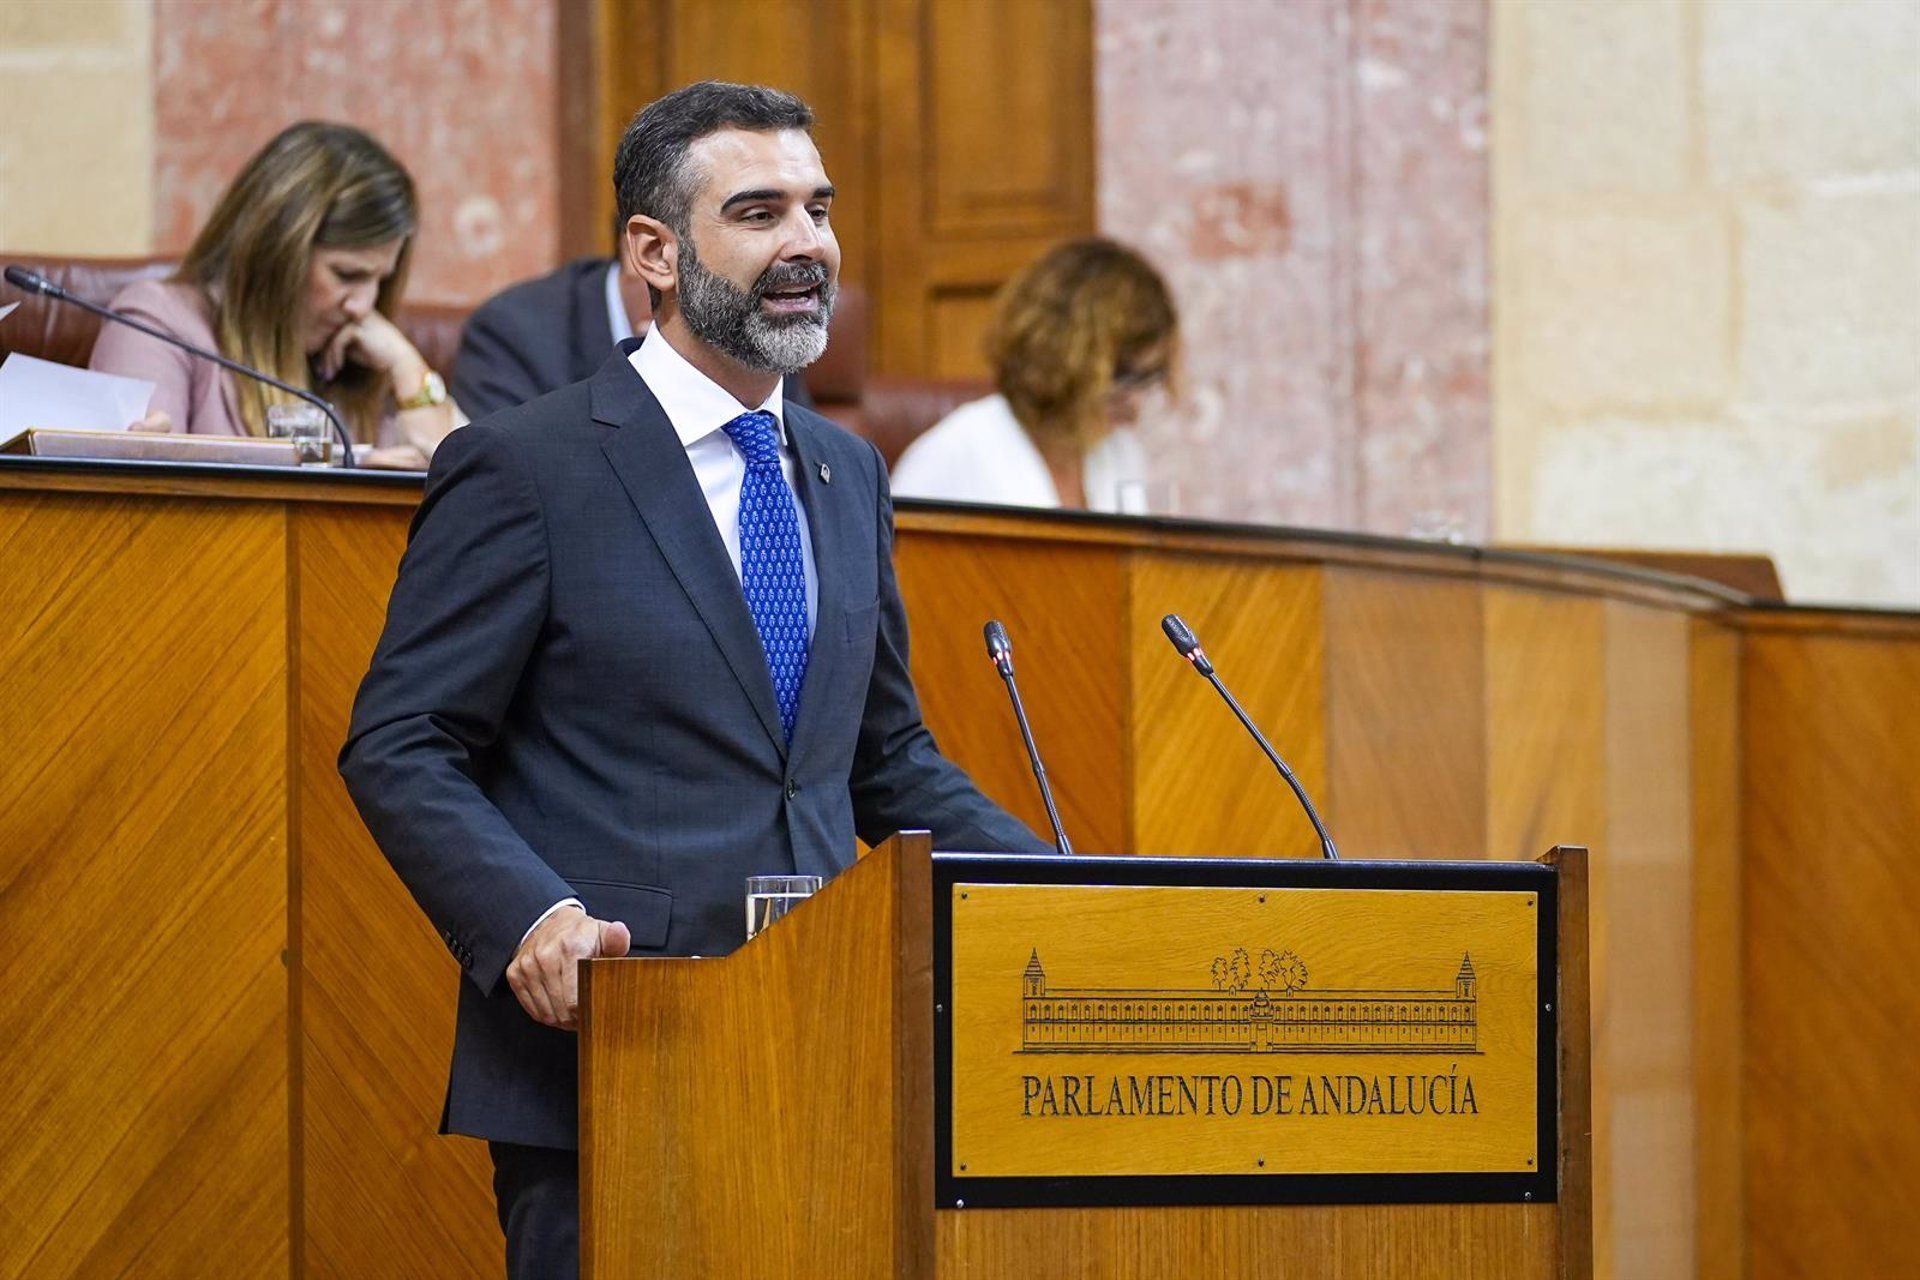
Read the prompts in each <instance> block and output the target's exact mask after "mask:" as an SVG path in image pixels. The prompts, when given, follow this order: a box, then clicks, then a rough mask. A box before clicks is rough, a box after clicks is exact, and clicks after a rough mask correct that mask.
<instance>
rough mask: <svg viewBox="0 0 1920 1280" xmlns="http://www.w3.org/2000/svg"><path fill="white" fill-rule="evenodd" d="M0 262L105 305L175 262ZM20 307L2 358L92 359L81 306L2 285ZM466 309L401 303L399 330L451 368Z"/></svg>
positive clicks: (5, 258) (1, 293) (1, 301)
mask: <svg viewBox="0 0 1920 1280" xmlns="http://www.w3.org/2000/svg"><path fill="white" fill-rule="evenodd" d="M0 262H4V263H6V264H7V265H9V266H13V265H19V266H22V267H25V268H26V269H27V270H29V271H31V272H34V273H35V274H36V275H42V276H45V277H46V278H47V279H49V280H51V281H53V283H55V284H57V285H59V286H60V287H61V288H62V289H65V290H66V291H67V292H69V293H71V294H74V295H75V296H77V297H81V298H85V299H86V300H87V301H88V302H92V303H95V304H97V305H99V306H103V307H104V306H106V305H107V304H108V303H110V302H112V301H113V299H114V297H115V296H116V295H117V294H118V293H119V292H120V291H121V290H122V289H124V288H126V287H127V286H128V285H130V284H133V283H135V282H137V281H140V280H154V279H164V278H166V277H167V276H170V275H172V274H173V270H174V268H175V267H176V266H178V265H179V260H178V259H176V258H172V257H155V258H56V257H45V256H41V257H29V256H21V255H17V254H5V255H0ZM10 302H18V303H19V304H20V309H19V310H18V311H15V312H14V313H13V314H12V315H10V316H8V317H7V318H6V319H5V320H0V359H5V358H6V357H7V356H8V355H9V354H11V353H13V352H15V351H18V352H20V353H21V354H22V355H29V356H38V357H39V358H40V359H42V360H53V361H57V362H58V363H60V364H72V365H81V366H84V365H85V364H86V363H87V359H88V357H90V356H91V355H92V354H93V343H94V339H95V338H97V337H98V336H99V334H100V326H101V325H103V324H105V323H107V322H106V321H104V320H102V319H100V318H99V317H98V316H94V315H90V314H88V313H87V312H85V311H82V310H81V309H80V308H79V307H73V306H68V305H67V304H66V303H64V302H58V301H55V300H54V299H52V298H49V297H46V296H44V295H43V294H37V293H34V294H26V293H22V292H21V291H20V290H18V289H16V288H14V287H13V286H12V285H10V284H7V283H6V282H5V281H0V307H4V306H6V305H7V304H8V303H10ZM468 310H469V308H466V307H450V306H443V305H439V304H435V303H403V304H402V305H401V307H400V319H399V325H400V328H401V329H402V330H404V331H405V333H406V335H407V337H408V338H409V339H411V340H412V342H413V345H414V346H415V347H417V348H418V349H419V351H420V354H421V356H422V357H423V358H424V359H425V360H426V362H427V363H428V364H429V365H431V366H433V367H434V368H435V369H440V370H443V371H444V370H447V369H451V368H452V367H453V353H454V352H455V351H456V350H458V349H459V346H460V330H461V328H462V327H463V326H464V325H465V324H466V322H467V313H468Z"/></svg>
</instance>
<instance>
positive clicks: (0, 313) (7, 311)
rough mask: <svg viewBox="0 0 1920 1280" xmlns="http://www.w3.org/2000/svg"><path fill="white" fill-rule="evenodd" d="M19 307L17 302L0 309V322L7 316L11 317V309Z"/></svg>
mask: <svg viewBox="0 0 1920 1280" xmlns="http://www.w3.org/2000/svg"><path fill="white" fill-rule="evenodd" d="M19 305H20V304H19V303H17V302H9V303H8V304H7V305H6V306H4V307H0V320H5V319H6V318H7V317H8V316H10V315H12V314H13V309H14V308H15V307H17V306H19Z"/></svg>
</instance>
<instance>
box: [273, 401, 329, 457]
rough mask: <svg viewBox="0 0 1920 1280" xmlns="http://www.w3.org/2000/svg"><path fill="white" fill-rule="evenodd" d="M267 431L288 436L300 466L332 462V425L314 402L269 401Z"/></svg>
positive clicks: (280, 438)
mask: <svg viewBox="0 0 1920 1280" xmlns="http://www.w3.org/2000/svg"><path fill="white" fill-rule="evenodd" d="M267 434H268V435H269V436H272V437H274V438H275V439H278V440H291V441H292V442H293V456H294V459H295V461H297V462H298V463H299V464H300V465H301V466H303V467H324V466H329V465H331V464H332V462H333V426H332V424H330V423H329V422H328V421H327V415H326V414H324V413H322V412H320V410H319V409H318V408H317V407H315V406H313V405H310V404H270V405H268V406H267Z"/></svg>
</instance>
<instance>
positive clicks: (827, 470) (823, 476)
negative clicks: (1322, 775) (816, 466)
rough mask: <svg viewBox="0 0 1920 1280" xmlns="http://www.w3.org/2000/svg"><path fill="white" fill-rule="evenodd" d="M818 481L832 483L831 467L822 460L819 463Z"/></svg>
mask: <svg viewBox="0 0 1920 1280" xmlns="http://www.w3.org/2000/svg"><path fill="white" fill-rule="evenodd" d="M820 483H821V484H832V483H833V468H832V467H830V466H828V465H827V464H826V463H824V462H823V463H821V464H820Z"/></svg>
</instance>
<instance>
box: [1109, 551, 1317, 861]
mask: <svg viewBox="0 0 1920 1280" xmlns="http://www.w3.org/2000/svg"><path fill="white" fill-rule="evenodd" d="M1132 577H1133V582H1132V590H1131V595H1132V606H1131V614H1132V618H1131V621H1130V622H1129V623H1128V625H1127V636H1128V639H1129V641H1130V642H1131V646H1132V675H1131V683H1132V693H1131V695H1130V697H1131V701H1132V704H1133V785H1132V788H1131V792H1130V794H1131V800H1132V804H1133V814H1134V839H1135V842H1136V846H1137V848H1138V851H1139V852H1141V853H1154V854H1183V855H1203V856H1211V857H1222V856H1247V857H1262V858H1317V857H1319V856H1320V840H1319V837H1317V836H1316V835H1315V834H1314V832H1313V827H1312V825H1311V824H1310V823H1308V821H1307V817H1306V815H1305V814H1304V813H1302V812H1301V811H1300V806H1299V804H1298V802H1296V801H1295V799H1294V797H1293V794H1292V792H1290V791H1289V790H1288V788H1287V784H1286V783H1285V782H1284V781H1283V780H1282V779H1281V778H1280V777H1279V776H1278V775H1276V774H1275V773H1274V771H1273V766H1272V765H1270V764H1268V763H1267V758H1266V756H1264V755H1262V754H1261V752H1260V748H1259V747H1258V746H1257V745H1255V744H1254V742H1253V741H1252V740H1250V739H1249V738H1248V737H1247V735H1246V733H1245V731H1244V730H1242V729H1241V727H1240V725H1239V723H1238V722H1237V721H1236V720H1235V719H1234V717H1233V712H1232V711H1231V710H1229V709H1228V708H1227V706H1226V705H1225V704H1224V703H1223V702H1221V700H1220V697H1219V695H1218V694H1216V693H1215V692H1214V691H1213V690H1212V689H1211V688H1209V687H1208V685H1207V682H1206V681H1205V680H1204V679H1202V678H1201V677H1200V676H1199V675H1198V674H1197V673H1196V672H1195V671H1194V670H1193V668H1192V666H1190V665H1189V664H1188V663H1187V662H1185V661H1183V660H1182V659H1181V657H1180V655H1179V654H1177V653H1176V652H1174V649H1173V646H1172V645H1170V644H1168V643H1167V640H1166V637H1165V635H1164V634H1163V633H1162V632H1161V630H1160V619H1161V618H1162V617H1163V616H1165V615H1166V614H1168V613H1178V614H1180V615H1181V616H1182V617H1184V618H1185V619H1186V620H1187V622H1188V624H1189V625H1191V626H1192V627H1193V628H1194V630H1195V631H1196V633H1198V635H1199V636H1200V638H1201V640H1202V642H1203V643H1204V644H1205V645H1206V649H1207V653H1208V655H1209V656H1210V657H1211V658H1212V659H1213V660H1214V663H1215V665H1216V666H1217V667H1218V669H1219V672H1220V675H1221V678H1222V680H1224V681H1225V683H1226V685H1227V687H1228V688H1229V689H1231V690H1233V693H1234V696H1235V697H1236V698H1238V699H1239V700H1240V704H1241V705H1242V706H1243V707H1245V708H1246V710H1247V714H1248V715H1250V716H1251V717H1253V720H1254V722H1255V723H1256V724H1258V725H1260V726H1261V728H1262V729H1264V730H1265V731H1266V734H1267V737H1268V739H1269V740H1270V741H1272V743H1273V744H1274V749H1275V750H1277V751H1278V752H1279V753H1280V755H1281V758H1282V759H1284V760H1285V761H1286V762H1287V764H1288V765H1290V766H1291V767H1292V769H1293V771H1294V773H1295V774H1296V775H1297V776H1298V777H1299V778H1300V781H1301V784H1302V785H1303V786H1305V787H1306V789H1307V794H1308V795H1310V796H1312V797H1314V801H1315V803H1316V804H1319V803H1321V801H1322V798H1323V797H1324V796H1325V794H1326V789H1327V786H1326V784H1327V742H1326V715H1325V709H1326V687H1325V676H1324V671H1323V659H1324V653H1323V651H1322V648H1321V643H1322V639H1323V619H1322V616H1321V609H1320V574H1319V572H1318V571H1317V570H1315V569H1312V568H1309V567H1306V566H1293V565H1274V564H1267V563H1263V562H1261V561H1257V560H1249V559H1243V558H1227V557H1205V556H1189V555H1175V554H1166V553H1162V554H1142V555H1137V556H1135V557H1134V560H1133V573H1132ZM1323 816H1324V815H1323ZM1339 839H1340V836H1339V833H1338V832H1335V834H1334V841H1335V842H1336V843H1338V842H1339Z"/></svg>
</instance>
